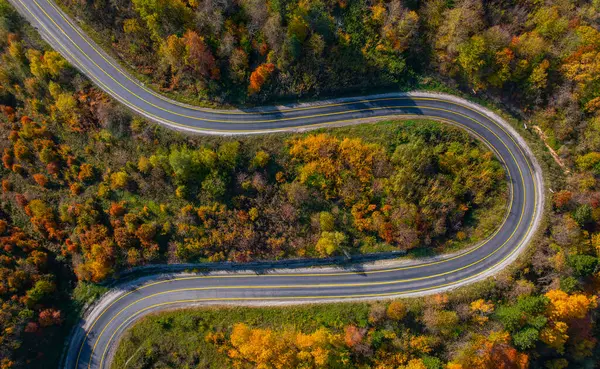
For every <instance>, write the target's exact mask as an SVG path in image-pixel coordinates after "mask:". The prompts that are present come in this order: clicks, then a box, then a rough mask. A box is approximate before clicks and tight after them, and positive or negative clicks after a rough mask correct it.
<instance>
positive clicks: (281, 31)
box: [0, 0, 600, 369]
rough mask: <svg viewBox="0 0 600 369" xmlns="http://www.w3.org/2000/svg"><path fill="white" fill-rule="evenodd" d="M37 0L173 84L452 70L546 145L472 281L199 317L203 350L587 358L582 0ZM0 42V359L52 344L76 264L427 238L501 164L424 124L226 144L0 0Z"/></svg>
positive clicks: (343, 82)
mask: <svg viewBox="0 0 600 369" xmlns="http://www.w3.org/2000/svg"><path fill="white" fill-rule="evenodd" d="M60 3H61V4H62V5H63V6H65V8H66V10H67V11H69V12H71V13H73V14H76V15H77V16H78V18H80V19H81V20H83V21H84V22H86V29H87V30H88V31H90V32H92V31H93V32H94V34H95V37H97V38H98V39H99V40H100V39H104V40H112V42H111V43H110V44H107V45H104V46H107V47H109V48H110V49H111V50H114V52H116V54H117V55H118V56H119V57H120V58H121V59H122V61H123V62H124V63H126V64H127V65H129V67H130V68H131V70H132V71H134V72H135V73H136V75H138V76H146V77H143V78H146V79H149V80H150V82H152V84H153V85H154V87H155V88H156V89H157V90H160V91H161V92H164V93H168V94H169V95H170V96H173V97H176V98H178V99H181V100H185V101H194V102H201V103H205V104H208V103H248V104H256V103H261V102H264V101H267V100H268V101H273V99H279V98H289V97H297V96H306V97H315V96H320V95H321V96H322V95H329V94H334V93H335V94H338V93H350V92H353V93H354V92H358V91H360V92H364V91H370V90H371V89H373V88H392V89H395V90H398V89H407V88H413V87H415V86H417V87H421V88H431V87H432V86H444V87H443V88H447V89H454V88H461V89H463V91H468V92H469V93H475V94H477V97H479V98H486V99H488V100H493V101H496V102H497V103H499V104H502V107H503V108H505V109H506V110H509V111H511V112H514V113H515V114H516V116H517V118H518V119H521V120H522V122H526V123H528V127H529V129H530V130H531V132H532V134H529V135H528V136H527V137H529V139H532V140H538V141H539V140H542V141H543V142H544V143H545V144H546V145H547V146H548V147H549V149H550V150H553V151H554V154H555V158H554V160H555V161H556V162H557V163H558V164H556V163H554V161H553V159H550V160H546V161H544V162H545V163H546V164H545V169H546V173H547V174H548V175H549V178H548V181H549V187H550V188H551V189H552V190H553V192H552V194H549V200H550V201H549V203H551V204H550V205H549V208H548V209H547V217H546V223H545V225H544V227H545V228H544V232H543V234H542V235H540V236H539V237H538V238H537V240H536V241H535V242H534V243H533V245H532V247H531V251H530V253H529V254H528V255H527V258H526V260H524V261H522V263H523V265H522V266H521V267H520V268H519V269H518V270H517V271H515V272H513V273H508V274H507V275H504V276H502V278H498V279H497V280H493V281H489V282H488V283H486V284H484V286H480V288H479V289H478V290H477V291H476V292H477V293H473V294H467V293H465V294H462V295H461V294H460V293H459V294H458V297H456V296H454V295H451V296H436V297H432V298H428V299H425V300H421V301H420V302H418V303H414V302H410V303H409V302H397V303H393V304H389V305H388V303H385V304H384V303H381V304H372V305H371V306H369V307H368V309H367V308H364V309H367V311H363V315H357V316H355V317H353V318H352V319H350V318H349V319H341V318H340V319H341V320H339V321H335V322H334V323H327V322H326V319H325V318H323V317H322V316H321V315H319V314H322V315H323V316H326V314H327V313H326V312H324V311H321V312H313V313H315V316H316V317H315V319H314V320H313V321H314V322H316V323H315V324H316V325H315V324H313V325H311V326H304V327H301V326H298V327H292V328H290V327H289V326H287V327H283V326H281V325H280V326H278V325H277V324H271V325H269V324H268V322H267V323H264V324H262V325H261V324H258V323H257V320H256V319H249V320H248V319H243V317H242V318H239V319H238V320H237V322H238V323H240V324H237V325H235V326H232V325H231V324H229V326H225V327H211V326H210V325H209V326H202V332H204V333H206V334H204V333H203V336H202V340H203V342H204V343H206V344H208V343H210V345H211V347H212V349H214V350H220V352H221V354H223V355H225V356H226V357H227V358H228V359H227V360H228V361H227V362H225V361H221V362H222V363H224V364H223V365H227V367H229V366H239V367H242V368H244V367H261V368H271V367H273V368H288V367H289V368H291V367H297V366H301V365H304V366H305V367H307V368H321V367H322V368H328V367H332V368H335V367H352V366H355V367H360V368H363V367H365V368H366V367H372V368H388V367H393V368H413V369H414V368H419V369H421V368H427V369H433V368H446V369H459V368H465V369H466V368H490V369H491V368H499V367H500V368H519V369H520V368H528V367H531V368H551V369H559V368H567V367H570V368H594V367H595V365H596V363H598V362H600V349H599V348H598V345H596V342H597V339H598V338H600V333H599V331H598V328H597V326H596V316H597V314H598V309H597V302H596V296H597V295H598V293H599V292H600V288H599V287H598V286H599V285H600V274H599V273H598V268H597V265H598V261H599V259H598V256H599V255H600V191H599V189H600V184H599V183H598V180H599V178H600V177H599V176H600V63H599V61H600V55H599V54H600V32H599V30H598V22H599V21H600V2H599V1H598V0H594V1H591V2H583V1H581V2H573V1H570V2H569V1H486V2H480V1H474V0H466V1H439V0H432V1H424V2H417V1H402V2H400V1H352V0H348V1H302V2H295V1H283V0H279V1H278V0H272V1H261V0H240V1H233V0H231V1H212V0H208V1H203V0H193V1H191V0H190V1H182V0H131V1H129V0H112V1H106V0H87V1H86V0H81V1H74V0H61V1H60ZM0 53H1V54H0V150H1V151H2V152H1V155H2V165H0V174H1V177H2V183H1V185H2V188H1V191H2V194H1V195H0V205H1V207H0V218H1V220H0V240H1V245H2V249H0V276H2V278H0V299H1V301H2V307H1V309H0V332H1V333H0V368H2V369H8V368H46V367H48V365H49V362H56V361H57V360H58V357H59V356H60V351H61V349H62V347H61V342H62V339H63V338H64V337H65V335H66V333H68V330H69V326H70V324H71V323H72V320H73V319H74V318H76V316H77V309H78V308H80V306H81V304H82V303H84V302H86V301H89V300H90V299H91V298H93V296H95V295H97V294H99V293H100V292H101V289H100V288H99V287H98V286H97V285H96V283H98V282H101V281H103V280H106V279H107V278H110V277H111V276H113V275H114V274H115V273H118V272H119V271H122V270H124V269H127V268H130V267H133V266H138V265H143V264H147V263H154V262H182V261H189V262H195V261H225V260H227V261H239V262H244V261H250V260H257V259H282V258H293V257H325V256H334V255H347V254H353V253H364V252H376V251H392V250H417V249H418V250H419V251H421V252H437V251H440V250H447V249H456V248H458V247H461V246H463V245H465V244H469V243H472V242H474V241H476V240H479V239H482V238H484V237H485V236H486V235H487V234H489V232H490V230H492V229H493V228H494V226H496V225H497V224H498V222H499V221H501V218H502V214H503V210H504V207H503V205H504V201H505V196H506V194H505V190H506V188H505V187H506V186H505V184H504V173H503V169H502V167H501V165H500V164H499V163H498V161H496V160H495V159H494V158H493V156H492V155H491V153H490V152H489V151H488V150H487V149H485V148H484V147H483V146H482V145H481V144H478V143H476V142H474V141H473V140H472V139H471V138H469V137H468V136H467V135H466V134H465V133H462V132H460V131H457V130H455V129H451V128H447V127H443V126H442V125H440V124H438V123H434V122H426V121H413V122H409V123H407V124H399V123H386V124H379V125H369V126H363V127H356V128H344V129H339V130H331V131H320V132H314V133H307V134H302V135H287V136H285V135H280V136H263V137H254V138H243V139H239V140H233V139H220V138H208V137H190V136H184V135H180V134H176V133H172V132H167V131H165V130H164V129H161V128H160V127H157V126H155V125H153V124H151V123H148V122H146V121H144V120H143V119H140V118H139V117H135V116H133V115H132V114H131V113H129V112H128V111H127V110H125V109H124V108H122V107H120V106H118V105H117V104H116V103H115V102H113V101H112V100H111V99H110V98H109V97H107V96H106V95H105V94H103V93H102V92H100V91H99V90H98V89H96V88H95V87H94V86H93V85H92V84H91V83H90V82H89V81H88V80H87V79H86V78H85V77H83V76H81V75H80V74H79V73H78V72H77V71H76V70H75V69H73V68H72V67H71V66H69V64H68V63H67V62H66V61H65V60H64V59H63V58H62V57H60V55H59V54H58V53H56V52H54V51H52V50H51V49H50V48H49V47H48V46H47V45H45V44H44V43H43V42H41V41H40V40H39V37H38V36H37V35H36V34H35V31H34V30H33V29H32V28H31V27H29V26H28V25H27V24H26V22H25V21H24V20H23V19H22V18H20V17H19V16H18V15H17V14H16V13H15V11H14V9H13V8H12V7H11V6H10V5H9V4H8V2H7V1H6V0H0ZM356 76H361V78H360V79H357V78H356ZM521 125H522V124H519V126H521ZM525 133H526V132H525ZM534 142H536V141H534ZM545 155H546V156H548V154H547V153H546V154H545ZM540 159H542V158H540ZM550 174H551V175H550ZM75 286H77V287H76V288H75V289H74V287H75ZM67 296H72V299H69V298H67ZM223 314H227V312H224V313H223ZM156 319H158V320H159V322H158V323H157V324H158V327H159V328H161V329H163V330H169V329H171V328H173V327H176V326H177V324H175V323H169V321H168V320H167V321H164V320H161V319H162V318H156ZM173 319H175V318H173ZM175 321H176V319H175ZM229 322H230V323H231V320H229ZM196 323H197V322H196ZM196 323H193V324H196ZM184 325H185V327H183V328H185V329H188V328H189V327H190V326H192V327H193V325H190V323H189V322H188V323H185V324H184ZM186 327H187V328H186ZM173 329H174V328H173ZM198 347H200V346H198ZM267 348H270V349H271V351H268V352H266V353H265V352H263V351H262V350H265V349H267ZM147 353H148V357H145V356H143V357H142V359H144V360H146V359H147V360H148V361H147V362H142V363H141V364H139V367H156V368H158V367H164V365H163V364H164V363H163V361H162V360H167V359H169V360H170V359H173V358H178V359H179V360H184V359H185V355H181V356H179V357H178V354H177V351H176V350H174V349H173V347H170V348H169V347H167V349H166V350H165V351H164V352H163V351H161V348H160V347H158V346H156V347H154V348H153V349H152V350H149V351H147ZM157 353H158V354H157ZM160 353H165V355H163V356H161V355H159V354H160ZM166 353H168V354H169V355H171V356H169V355H167V354H166ZM153 355H154V356H153ZM167 356H168V357H167ZM282 358H289V361H286V362H282V361H281V359H282ZM173 360H174V359H173ZM282 363H283V364H282ZM286 363H287V364H288V366H286V365H285V364H286ZM186 364H189V365H190V366H192V367H193V366H194V365H199V364H198V362H189V363H186ZM170 365H172V366H183V365H184V362H183V361H179V362H173V363H171V364H170Z"/></svg>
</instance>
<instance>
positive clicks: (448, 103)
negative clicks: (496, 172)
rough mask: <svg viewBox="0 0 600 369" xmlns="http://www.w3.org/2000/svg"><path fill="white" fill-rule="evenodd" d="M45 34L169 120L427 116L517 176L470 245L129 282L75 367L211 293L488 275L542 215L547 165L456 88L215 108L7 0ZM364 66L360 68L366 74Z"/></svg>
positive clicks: (287, 299)
mask: <svg viewBox="0 0 600 369" xmlns="http://www.w3.org/2000/svg"><path fill="white" fill-rule="evenodd" d="M10 1H11V2H12V3H13V5H14V6H15V7H16V8H17V9H18V11H19V12H20V13H21V14H22V15H23V16H24V17H26V18H27V19H28V20H29V21H30V22H31V23H32V24H33V26H34V27H35V28H36V29H38V31H39V32H40V34H41V35H42V36H43V37H44V39H46V40H47V41H48V42H49V43H50V44H51V45H52V46H53V47H54V48H55V49H56V50H57V51H59V52H60V53H61V54H62V55H63V56H64V57H65V58H66V59H68V60H69V61H70V62H71V63H72V64H73V65H74V66H76V67H77V68H78V69H79V70H80V71H82V72H83V73H84V74H85V75H86V76H88V77H89V78H90V79H91V80H92V81H94V83H96V84H97V85H98V86H99V87H100V88H101V89H102V90H104V91H106V92H107V93H108V94H110V95H112V96H113V97H114V98H115V99H117V100H118V101H120V102H121V103H123V104H125V105H126V106H128V107H129V108H130V109H132V110H134V111H136V112H137V113H139V114H141V115H143V116H145V117H147V118H148V119H150V120H153V121H155V122H158V123H160V124H163V125H166V126H169V127H172V128H175V129H179V130H185V131H194V132H202V133H210V134H240V133H246V134H247V133H265V132H275V131H284V130H287V131H289V130H300V129H308V128H314V127H323V126H328V125H341V124H353V123H356V122H360V121H364V120H374V119H380V118H382V117H389V116H400V117H402V116H423V117H428V118H432V119H436V120H439V121H442V122H446V123H448V124H453V125H456V126H459V127H461V128H462V129H465V130H467V131H468V132H469V133H470V134H472V135H474V136H476V137H477V138H479V139H480V140H482V141H483V142H484V143H485V144H486V145H488V146H489V147H490V148H491V149H492V150H493V151H494V152H495V154H496V155H497V157H498V158H499V159H500V160H501V162H502V163H503V165H504V167H505V169H506V172H507V177H508V181H509V187H510V197H509V204H508V209H507V213H506V216H505V218H504V221H503V223H502V224H501V226H500V227H499V228H498V229H497V230H496V231H495V232H494V233H493V235H491V236H490V237H489V238H488V239H487V240H485V241H484V242H482V243H481V244H479V245H476V246H474V247H472V248H470V249H469V250H466V251H464V252H462V253H458V254H453V255H447V256H443V257H439V258H435V259H428V260H420V261H413V262H406V261H394V262H391V263H387V264H386V265H385V266H376V265H371V266H365V267H364V268H363V269H361V270H360V271H355V270H341V269H336V268H314V269H304V270H293V269H281V270H275V271H268V272H264V273H257V272H253V271H238V272H212V273H207V274H197V275H195V274H192V275H189V274H188V275H182V274H181V275H180V274H176V275H168V274H157V275H154V276H150V277H145V278H143V279H139V280H137V281H134V282H131V283H129V284H127V285H120V286H118V287H117V288H115V289H114V290H113V292H111V293H110V294H107V295H106V296H104V297H103V298H102V299H101V300H100V302H99V303H98V304H97V305H95V307H94V308H92V309H90V310H89V311H88V313H87V314H86V316H85V318H83V319H82V320H81V322H80V323H79V325H78V326H77V327H76V329H75V331H74V333H73V335H72V338H71V341H70V346H69V349H68V351H67V355H66V359H65V362H64V367H65V368H67V369H75V368H77V369H83V368H87V369H99V368H108V367H109V366H110V352H111V350H113V349H114V347H115V346H116V343H117V342H118V339H119V337H120V336H121V335H122V334H123V333H124V331H125V330H126V329H127V328H128V327H130V326H131V325H132V324H133V323H134V322H135V321H136V320H137V319H139V318H140V317H141V316H143V315H144V314H148V313H150V312H156V311H159V310H162V309H170V308H176V307H182V306H189V305H196V304H206V303H240V304H277V303H298V302H313V301H338V300H343V299H368V298H384V297H393V296H411V295H418V294H426V293H434V292H439V291H443V290H447V289H450V288H456V287H458V286H462V285H465V284H468V283H472V282H474V281H478V280H482V279H485V278H487V277H489V276H491V275H493V274H494V273H496V272H497V271H499V270H501V269H502V268H504V267H506V266H507V265H508V264H509V263H511V262H512V261H514V260H515V259H516V258H517V257H518V255H519V253H520V252H521V251H522V250H523V249H524V248H525V246H526V245H527V243H528V241H529V240H530V239H531V237H532V236H533V234H534V232H535V230H536V229H537V227H538V224H539V222H540V219H541V214H542V208H543V202H544V197H543V194H544V191H543V182H542V175H541V171H540V168H539V165H538V164H537V162H536V160H535V157H534V155H533V154H532V153H531V150H530V149H529V148H528V147H527V145H526V144H525V141H524V140H523V139H522V138H521V137H520V136H519V135H518V134H517V133H516V131H515V130H514V129H513V128H512V127H511V126H510V125H509V124H508V123H507V122H505V121H504V120H503V119H502V118H500V117H499V116H497V115H495V114H494V113H492V112H490V111H489V110H487V109H485V108H483V107H481V106H479V105H476V104H473V103H470V102H468V101H466V100H463V99H459V98H456V97H453V96H449V95H443V94H431V93H418V92H415V93H407V94H403V93H393V94H386V95H376V96H368V97H358V98H346V99H336V100H330V101H324V102H318V103H314V104H296V105H288V106H279V107H275V106H273V107H262V108H253V109H248V110H214V109H205V108H198V107H193V106H188V105H185V104H182V103H178V102H175V101H173V100H170V99H167V98H165V97H163V96H161V95H160V94H158V93H156V92H154V91H152V90H150V89H148V88H146V87H144V85H143V84H141V83H140V82H138V81H137V80H136V79H135V78H133V77H132V76H130V75H129V74H128V73H127V72H125V71H124V70H123V69H122V68H121V67H120V66H119V65H118V63H117V62H116V61H114V59H112V58H111V57H110V56H108V55H107V54H106V53H104V52H103V51H102V50H101V49H100V47H99V46H97V45H96V44H95V43H94V42H93V41H91V40H90V38H89V37H87V36H86V35H85V34H84V33H83V32H82V31H81V30H80V29H79V28H78V27H77V26H76V25H75V23H74V22H73V21H72V20H70V19H69V17H68V16H66V15H65V14H64V13H63V12H62V11H61V10H60V9H59V8H58V7H57V6H56V5H55V4H54V3H53V2H52V1H51V0H10ZM357 77H359V76H357Z"/></svg>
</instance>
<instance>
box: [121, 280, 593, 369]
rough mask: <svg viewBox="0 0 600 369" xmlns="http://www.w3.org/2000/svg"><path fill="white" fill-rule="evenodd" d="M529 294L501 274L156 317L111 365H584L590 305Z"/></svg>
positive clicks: (525, 284) (571, 297) (575, 296)
mask: <svg viewBox="0 0 600 369" xmlns="http://www.w3.org/2000/svg"><path fill="white" fill-rule="evenodd" d="M535 291H536V288H535V286H534V285H533V284H532V283H531V282H529V281H527V280H525V279H518V280H516V281H515V280H513V279H512V278H511V277H510V276H509V275H508V274H507V275H505V276H503V277H502V278H501V279H500V281H499V283H497V284H496V285H495V286H490V285H480V286H477V288H473V287H471V288H470V291H468V292H467V293H464V291H463V293H459V294H456V293H453V294H451V295H434V296H430V297H426V298H420V299H407V300H393V301H382V302H372V303H337V304H323V305H305V306H297V307H278V308H269V307H263V308H249V307H246V308H244V307H208V308H203V309H195V310H179V311H173V312H166V313H160V314H157V315H151V316H148V317H146V318H143V319H142V320H141V321H140V322H138V323H137V324H136V325H135V326H134V327H133V328H131V329H130V330H129V331H128V332H127V333H126V334H125V335H124V336H123V337H122V339H121V342H120V345H119V348H118V350H117V351H116V353H115V356H114V361H113V364H112V368H114V369H117V368H214V369H217V368H378V369H384V368H385V369H387V368H400V369H443V368H446V369H467V368H468V369H492V368H494V369H496V368H507V369H508V368H514V369H524V368H530V367H531V368H565V367H566V365H567V363H568V362H567V361H566V359H565V357H569V358H575V359H576V360H578V361H576V363H577V365H578V366H574V367H577V368H584V367H585V368H593V367H594V365H595V363H594V361H593V359H590V358H588V357H589V355H590V354H591V353H592V350H593V346H594V343H595V339H594V338H593V329H592V328H591V324H590V323H591V322H590V312H591V311H593V309H595V308H596V307H597V303H596V299H595V298H594V297H588V296H586V295H585V294H582V293H572V294H567V293H565V292H563V291H560V290H549V291H548V292H547V293H545V294H537V293H536V292H535ZM493 301H502V302H497V303H494V302H493ZM579 365H580V366H579Z"/></svg>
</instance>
